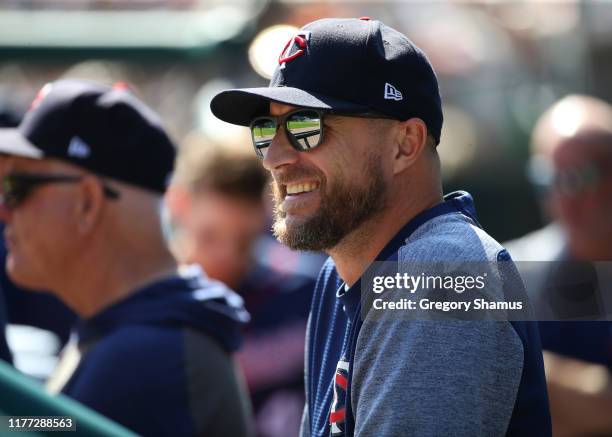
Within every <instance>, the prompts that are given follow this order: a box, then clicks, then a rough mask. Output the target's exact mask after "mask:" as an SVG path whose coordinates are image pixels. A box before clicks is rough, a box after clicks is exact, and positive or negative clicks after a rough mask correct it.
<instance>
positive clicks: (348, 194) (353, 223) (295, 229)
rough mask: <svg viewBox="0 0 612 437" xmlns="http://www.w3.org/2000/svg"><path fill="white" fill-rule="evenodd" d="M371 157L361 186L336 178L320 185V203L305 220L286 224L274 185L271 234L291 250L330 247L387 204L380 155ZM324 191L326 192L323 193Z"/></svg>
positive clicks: (313, 249) (326, 248)
mask: <svg viewBox="0 0 612 437" xmlns="http://www.w3.org/2000/svg"><path fill="white" fill-rule="evenodd" d="M373 155H374V156H370V157H369V159H368V165H367V167H366V174H367V181H368V182H369V183H366V184H365V185H363V186H359V185H357V184H351V181H350V180H342V181H336V183H335V184H334V185H333V186H330V187H328V186H327V184H321V185H320V189H321V206H320V207H319V209H318V210H317V211H316V212H315V213H314V214H313V215H312V216H311V217H309V218H308V219H306V220H305V221H303V222H301V223H299V224H295V225H291V226H287V223H286V221H285V220H284V218H285V216H286V214H285V213H284V212H282V211H280V210H279V204H280V202H282V199H281V197H280V194H279V192H278V189H277V188H276V185H275V184H274V187H273V188H274V200H275V203H276V208H275V211H274V219H275V220H274V227H273V229H274V236H275V237H276V238H277V239H278V241H280V242H281V243H283V244H284V245H286V246H288V247H289V248H291V249H293V250H310V251H321V250H328V249H332V248H334V247H335V246H337V245H338V243H340V242H341V241H342V240H343V239H344V238H345V237H346V236H347V235H348V234H349V233H351V232H352V231H354V230H355V229H357V228H358V227H359V226H360V225H361V224H363V223H364V222H365V221H366V220H368V219H370V218H371V217H373V216H374V215H375V214H377V213H379V212H380V211H381V210H382V209H383V208H384V207H385V204H386V196H385V194H386V191H387V186H386V183H385V180H384V177H383V170H382V166H381V160H380V157H379V156H376V155H375V154H373ZM323 190H326V191H327V192H324V191H323Z"/></svg>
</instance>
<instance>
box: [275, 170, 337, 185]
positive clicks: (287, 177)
mask: <svg viewBox="0 0 612 437" xmlns="http://www.w3.org/2000/svg"><path fill="white" fill-rule="evenodd" d="M272 179H273V185H287V184H290V183H291V182H293V181H296V180H303V179H316V180H318V181H324V180H325V176H324V175H323V173H321V172H320V171H318V170H315V169H312V168H306V167H293V168H290V169H283V170H279V171H276V172H274V173H273V174H272Z"/></svg>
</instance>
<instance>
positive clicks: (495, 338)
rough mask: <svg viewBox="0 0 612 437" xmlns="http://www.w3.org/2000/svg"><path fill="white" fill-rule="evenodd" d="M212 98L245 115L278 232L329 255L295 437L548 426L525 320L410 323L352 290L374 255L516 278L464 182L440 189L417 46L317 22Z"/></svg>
mask: <svg viewBox="0 0 612 437" xmlns="http://www.w3.org/2000/svg"><path fill="white" fill-rule="evenodd" d="M211 108H212V110H213V112H214V113H215V114H216V115H217V116H218V117H219V118H221V119H223V120H225V121H228V122H231V123H235V124H239V125H245V126H250V129H251V134H252V137H253V145H254V148H255V152H256V154H257V155H258V156H259V157H260V158H262V160H263V165H264V166H265V167H266V168H267V169H268V170H269V171H270V172H271V173H272V176H273V179H274V181H273V186H274V189H275V200H276V206H277V211H276V222H275V224H274V230H275V233H276V235H277V237H278V238H279V240H280V241H282V242H283V243H285V244H287V245H288V246H290V247H292V248H294V249H297V250H324V251H326V252H327V253H328V254H329V255H330V259H329V260H328V262H327V264H326V265H325V266H324V267H323V269H322V271H321V274H320V277H319V280H318V283H317V286H316V288H315V291H314V296H313V304H312V307H311V313H310V323H309V329H308V338H307V351H306V353H307V357H306V394H307V407H306V409H305V412H304V413H305V414H304V418H303V425H302V435H304V436H308V435H312V436H327V435H333V436H339V435H358V436H399V435H410V436H434V435H435V436H441V435H462V436H496V435H504V434H507V435H521V436H524V435H538V436H545V435H549V434H550V416H549V411H548V401H547V396H546V386H545V380H544V371H543V365H542V354H541V347H540V344H539V340H538V332H537V326H535V325H534V324H533V323H526V322H509V321H498V322H487V321H482V320H480V321H469V322H468V321H458V320H446V321H437V322H436V321H428V320H422V319H419V320H412V321H410V320H405V319H401V318H398V317H397V316H395V315H394V314H392V313H393V311H386V312H384V311H383V312H382V313H381V312H376V314H374V313H375V311H373V310H372V309H371V308H366V306H365V303H364V302H366V301H367V299H366V300H364V299H362V295H361V291H362V290H361V287H362V285H363V282H365V277H364V272H366V270H368V268H369V266H371V264H372V263H373V262H374V261H388V262H389V263H396V266H397V262H398V261H401V262H403V263H407V264H410V263H416V262H420V263H423V262H436V261H462V262H463V261H473V262H481V263H488V264H489V265H492V267H493V268H494V269H496V274H497V275H498V276H500V277H503V278H508V281H507V283H505V284H504V287H508V289H509V290H513V289H520V288H522V283H521V281H520V279H518V275H517V274H516V273H517V272H516V268H515V267H514V265H513V263H512V262H511V260H510V258H509V256H508V254H507V252H506V251H505V250H504V249H503V247H501V246H500V245H499V243H497V242H496V241H495V240H493V239H492V238H491V237H490V236H489V235H487V234H486V233H485V232H484V231H483V230H482V229H481V227H480V225H479V224H478V221H477V219H476V215H475V210H474V205H473V201H472V198H471V197H470V195H469V194H467V193H465V192H457V193H452V194H449V195H447V196H444V197H443V196H442V187H441V177H440V160H439V157H438V153H437V150H436V146H437V144H438V143H439V140H440V131H441V127H442V110H441V102H440V95H439V91H438V84H437V80H436V76H435V74H434V72H433V70H432V67H431V66H430V64H429V62H428V60H427V58H426V57H425V55H424V54H423V52H422V51H421V50H419V49H418V48H417V47H416V46H415V45H414V44H413V43H412V42H411V41H410V40H409V39H408V38H406V37H405V36H404V35H402V34H401V33H399V32H397V31H395V30H393V29H391V28H389V27H387V26H385V25H384V24H382V23H380V22H378V21H375V20H370V19H368V18H363V19H323V20H319V21H315V22H313V23H311V24H308V25H306V26H305V27H303V28H302V29H301V30H300V31H299V32H298V33H297V34H296V35H295V36H294V37H293V38H292V39H291V40H290V41H289V42H288V43H287V45H286V47H285V49H284V50H283V52H282V53H281V55H280V57H279V65H278V67H277V69H276V71H275V74H274V76H273V77H272V81H271V83H270V85H269V87H267V88H250V89H248V88H247V89H238V90H227V91H224V92H222V93H220V94H218V95H217V96H215V98H214V99H213V101H212V103H211ZM396 271H397V270H396ZM366 285H367V284H366ZM367 291H368V289H367V287H365V288H364V297H366V296H365V294H366V292H367ZM396 291H397V290H392V291H391V292H396ZM487 291H488V292H490V293H492V294H495V293H500V290H487Z"/></svg>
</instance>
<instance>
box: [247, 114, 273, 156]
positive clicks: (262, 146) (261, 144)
mask: <svg viewBox="0 0 612 437" xmlns="http://www.w3.org/2000/svg"><path fill="white" fill-rule="evenodd" d="M275 134H276V121H274V120H272V119H266V118H260V119H258V120H255V121H254V122H253V123H252V124H251V136H252V137H253V147H255V153H256V154H257V156H259V157H260V158H263V157H264V156H265V153H266V150H267V149H268V147H270V144H271V143H272V140H273V139H274V135H275Z"/></svg>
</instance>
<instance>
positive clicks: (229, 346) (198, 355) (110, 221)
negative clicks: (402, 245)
mask: <svg viewBox="0 0 612 437" xmlns="http://www.w3.org/2000/svg"><path fill="white" fill-rule="evenodd" d="M0 150H1V151H2V152H4V153H6V154H9V155H11V156H9V157H7V158H6V160H5V162H4V171H3V173H4V176H3V179H2V185H3V195H4V199H3V204H2V211H1V212H2V220H3V221H4V222H5V223H6V228H5V236H6V241H7V245H8V250H9V254H8V257H7V261H6V263H7V270H8V273H9V275H10V276H11V278H12V279H13V280H15V282H16V283H17V284H19V285H21V286H25V287H29V288H35V289H48V290H51V291H52V292H53V293H55V294H56V295H57V296H59V297H60V298H61V299H62V300H63V301H64V302H65V303H66V304H67V305H68V306H70V307H71V308H72V309H73V310H74V311H75V312H76V313H77V314H78V315H79V316H80V317H81V318H82V319H83V321H82V322H81V323H80V324H79V327H78V329H77V333H76V334H77V335H76V337H75V338H74V340H73V341H71V342H70V343H69V344H68V346H67V347H66V349H65V350H64V352H63V354H62V359H61V362H60V364H59V366H58V369H57V371H56V373H55V375H54V376H53V378H52V379H51V381H49V388H50V389H51V390H54V391H55V390H61V391H62V392H63V393H65V394H67V395H69V396H71V397H73V398H75V399H76V400H78V401H80V402H82V403H84V404H85V405H87V406H89V407H91V408H93V409H95V410H97V411H99V412H101V413H102V414H104V415H106V416H108V417H110V418H112V419H114V420H116V421H118V422H119V423H121V424H123V425H125V426H126V427H128V428H130V429H132V430H134V431H136V432H137V433H139V434H143V435H172V436H175V435H185V436H188V435H189V436H191V435H206V436H222V435H223V436H225V435H236V436H244V435H247V434H248V407H247V402H245V400H246V399H245V398H244V396H243V394H242V391H241V387H240V383H239V380H238V379H237V377H236V375H235V373H234V369H233V365H232V360H231V357H230V353H231V352H232V351H234V350H235V349H236V347H237V346H238V343H239V340H240V335H239V329H240V327H241V325H242V323H244V322H245V321H246V320H247V319H248V314H247V313H246V311H245V310H244V309H243V307H242V299H240V297H239V296H237V295H236V294H235V293H233V292H231V291H230V290H229V289H227V288H226V287H225V286H224V285H222V284H220V283H218V282H212V281H210V280H208V279H207V278H205V277H204V276H203V275H202V273H201V270H200V269H199V268H198V267H195V268H190V269H186V270H185V271H183V272H181V273H177V266H176V262H175V260H174V258H173V257H172V255H171V253H170V252H169V250H168V249H167V247H166V244H165V241H164V238H163V235H162V229H161V217H160V207H161V199H162V195H163V192H164V190H165V187H166V183H167V180H168V178H169V175H170V172H171V171H172V168H173V162H174V155H175V151H174V146H173V144H172V142H171V140H170V139H169V138H168V136H167V134H166V133H165V131H164V130H163V128H162V127H161V123H160V121H159V120H158V118H157V116H156V114H155V113H153V112H152V111H151V110H150V109H149V108H147V107H146V106H144V105H143V104H142V103H141V102H139V101H138V100H137V99H135V98H134V97H133V96H132V95H131V94H130V93H129V92H128V91H127V90H126V89H125V88H124V87H117V88H110V87H106V86H102V85H98V84H94V83H91V82H83V81H58V82H54V83H51V84H48V85H47V86H45V87H44V88H43V89H42V90H41V92H40V93H39V95H38V96H37V98H36V99H35V101H34V102H33V104H32V107H31V109H30V110H29V112H28V113H27V114H26V116H25V118H24V120H23V122H22V123H21V124H20V126H19V129H17V130H2V131H0Z"/></svg>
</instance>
